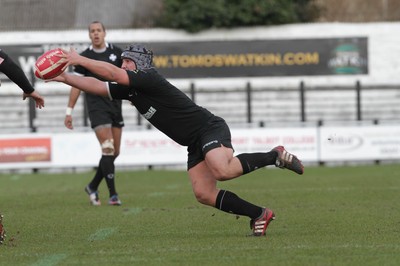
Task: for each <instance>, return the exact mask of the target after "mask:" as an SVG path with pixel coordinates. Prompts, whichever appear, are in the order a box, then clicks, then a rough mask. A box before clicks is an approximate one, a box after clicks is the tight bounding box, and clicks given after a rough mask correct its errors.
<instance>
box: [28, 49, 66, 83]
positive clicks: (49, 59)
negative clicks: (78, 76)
mask: <svg viewBox="0 0 400 266" xmlns="http://www.w3.org/2000/svg"><path fill="white" fill-rule="evenodd" d="M62 54H64V52H63V51H62V50H61V49H60V48H56V49H53V50H50V51H47V52H45V53H44V54H42V55H41V56H40V57H39V58H38V59H37V61H36V63H35V76H36V77H38V78H40V79H52V78H55V77H57V76H58V75H60V74H61V73H62V72H63V71H62V69H63V67H64V66H65V65H66V64H67V63H66V62H65V61H66V59H65V58H62V57H59V56H57V55H62Z"/></svg>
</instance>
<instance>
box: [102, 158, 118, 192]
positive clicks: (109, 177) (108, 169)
mask: <svg viewBox="0 0 400 266" xmlns="http://www.w3.org/2000/svg"><path fill="white" fill-rule="evenodd" d="M114 160H115V156H113V155H103V156H102V157H101V160H100V165H101V170H102V172H103V174H104V178H105V179H106V182H107V187H108V191H109V193H110V197H111V196H113V195H115V194H117V192H116V191H115V181H114V178H115V166H114Z"/></svg>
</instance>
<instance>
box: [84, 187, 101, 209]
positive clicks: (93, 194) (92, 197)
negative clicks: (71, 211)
mask: <svg viewBox="0 0 400 266" xmlns="http://www.w3.org/2000/svg"><path fill="white" fill-rule="evenodd" d="M85 191H86V193H87V194H88V195H89V201H90V204H92V205H93V206H100V205H101V202H100V199H99V193H98V192H97V191H95V190H92V189H91V188H90V187H89V185H87V186H86V187H85Z"/></svg>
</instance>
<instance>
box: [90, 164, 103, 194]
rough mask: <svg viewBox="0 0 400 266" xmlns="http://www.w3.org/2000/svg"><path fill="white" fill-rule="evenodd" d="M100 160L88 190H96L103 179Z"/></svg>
mask: <svg viewBox="0 0 400 266" xmlns="http://www.w3.org/2000/svg"><path fill="white" fill-rule="evenodd" d="M100 163H101V160H100V161H99V166H98V167H97V170H96V174H95V175H94V177H93V179H92V181H90V183H89V188H90V189H91V190H96V191H97V190H98V188H99V185H100V183H101V180H102V179H103V177H104V176H103V172H102V171H101V165H100Z"/></svg>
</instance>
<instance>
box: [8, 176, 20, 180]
mask: <svg viewBox="0 0 400 266" xmlns="http://www.w3.org/2000/svg"><path fill="white" fill-rule="evenodd" d="M10 179H11V180H12V181H17V180H20V179H21V176H20V175H12V176H11V177H10Z"/></svg>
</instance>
